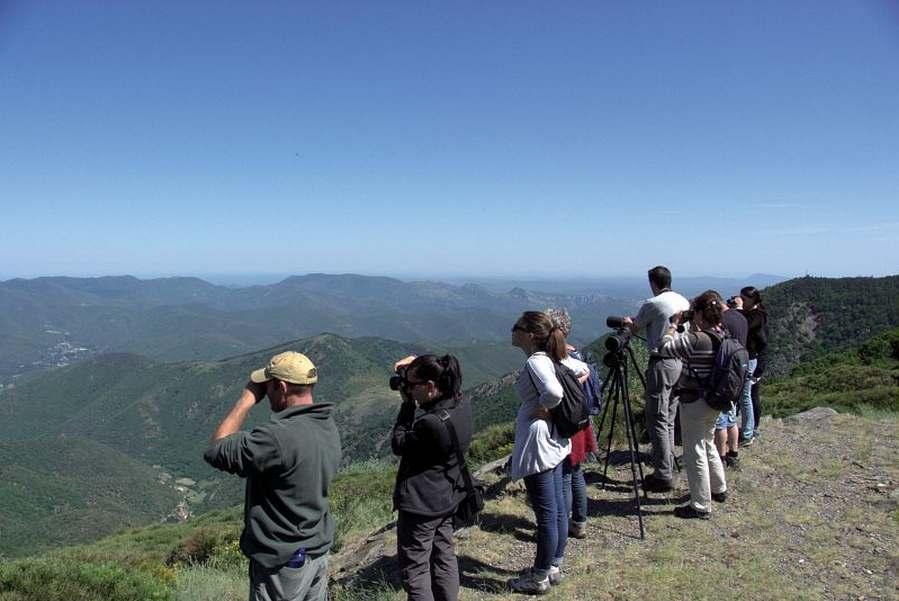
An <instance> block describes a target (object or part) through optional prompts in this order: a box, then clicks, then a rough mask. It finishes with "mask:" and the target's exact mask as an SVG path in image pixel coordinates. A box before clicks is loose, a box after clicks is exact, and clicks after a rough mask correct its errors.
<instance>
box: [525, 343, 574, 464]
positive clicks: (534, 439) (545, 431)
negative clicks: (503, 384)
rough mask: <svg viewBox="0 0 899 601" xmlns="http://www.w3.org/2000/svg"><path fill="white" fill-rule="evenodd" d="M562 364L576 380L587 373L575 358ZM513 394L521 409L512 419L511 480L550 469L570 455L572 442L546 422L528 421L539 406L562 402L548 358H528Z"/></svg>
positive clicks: (547, 356)
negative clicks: (572, 372)
mask: <svg viewBox="0 0 899 601" xmlns="http://www.w3.org/2000/svg"><path fill="white" fill-rule="evenodd" d="M562 364H563V365H565V366H567V367H568V368H570V369H571V370H572V371H574V373H575V374H576V375H577V376H578V377H581V376H583V375H584V374H586V373H587V372H588V371H589V368H588V367H587V364H586V363H584V362H583V361H578V360H577V359H575V358H574V357H570V356H569V357H566V358H565V359H563V360H562ZM529 374H530V375H529ZM515 391H516V392H517V393H518V398H520V399H521V406H520V407H519V408H518V415H517V416H516V418H515V447H514V449H513V451H512V460H511V466H510V471H511V477H512V479H513V480H517V479H518V478H524V477H525V476H530V475H531V474H537V473H540V472H544V471H546V470H548V469H552V468H554V467H556V466H557V465H559V463H561V461H562V460H563V459H565V457H567V456H568V454H569V453H570V452H571V442H570V441H569V440H568V439H567V438H565V437H563V436H561V435H559V434H558V433H557V432H556V431H555V430H554V429H553V427H552V425H551V424H550V423H549V422H548V421H547V420H545V419H533V418H531V414H532V413H533V412H534V411H535V410H536V409H537V408H538V407H540V406H542V407H545V408H547V409H551V408H553V407H555V406H556V405H558V404H559V403H560V402H561V401H562V394H563V393H562V385H561V384H560V383H559V380H558V378H556V370H555V367H554V366H553V362H552V359H550V357H549V355H547V354H546V353H544V352H542V351H539V352H536V353H534V354H533V355H531V356H530V357H528V360H527V363H526V364H525V368H524V369H522V370H521V372H520V373H519V374H518V379H516V380H515Z"/></svg>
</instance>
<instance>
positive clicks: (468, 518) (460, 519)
mask: <svg viewBox="0 0 899 601" xmlns="http://www.w3.org/2000/svg"><path fill="white" fill-rule="evenodd" d="M440 421H442V422H443V425H444V426H445V427H446V430H447V432H449V435H450V439H451V440H452V443H453V448H454V449H455V450H456V459H457V460H458V462H459V469H460V470H461V471H462V478H463V479H464V480H465V498H464V499H462V500H461V501H460V502H459V505H458V506H457V507H456V513H454V514H453V529H454V530H459V529H460V528H466V527H468V526H474V525H475V524H477V523H478V514H479V513H481V510H482V509H484V485H483V484H482V483H481V482H475V481H474V478H472V477H471V473H470V472H469V471H468V465H467V464H466V463H465V457H463V456H462V449H461V448H460V447H459V437H458V436H456V427H455V426H453V422H452V420H450V414H449V412H448V411H444V412H443V414H442V415H441V416H440Z"/></svg>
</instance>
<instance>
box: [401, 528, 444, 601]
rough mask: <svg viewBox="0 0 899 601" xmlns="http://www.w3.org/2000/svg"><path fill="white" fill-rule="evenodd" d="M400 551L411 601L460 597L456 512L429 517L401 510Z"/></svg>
mask: <svg viewBox="0 0 899 601" xmlns="http://www.w3.org/2000/svg"><path fill="white" fill-rule="evenodd" d="M396 544H397V555H398V557H399V560H400V575H401V577H402V579H403V588H404V589H405V590H406V593H407V594H408V598H409V600H410V601H456V599H458V597H459V564H458V562H457V561H456V551H455V549H454V547H453V516H452V514H450V515H446V516H442V517H429V516H424V515H418V514H415V513H409V512H407V511H400V512H399V517H398V518H397V524H396Z"/></svg>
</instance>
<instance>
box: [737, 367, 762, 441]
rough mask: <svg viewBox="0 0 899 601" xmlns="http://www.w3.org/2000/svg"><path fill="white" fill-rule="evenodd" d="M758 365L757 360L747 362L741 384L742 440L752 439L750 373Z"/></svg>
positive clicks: (753, 428) (753, 425)
mask: <svg viewBox="0 0 899 601" xmlns="http://www.w3.org/2000/svg"><path fill="white" fill-rule="evenodd" d="M756 365H758V359H750V360H749V369H747V370H746V382H744V383H743V395H742V396H741V397H740V413H741V414H743V427H742V430H741V432H740V433H741V434H742V435H743V440H749V439H750V438H752V434H753V431H754V430H755V419H754V416H753V413H752V372H754V371H755V367H756Z"/></svg>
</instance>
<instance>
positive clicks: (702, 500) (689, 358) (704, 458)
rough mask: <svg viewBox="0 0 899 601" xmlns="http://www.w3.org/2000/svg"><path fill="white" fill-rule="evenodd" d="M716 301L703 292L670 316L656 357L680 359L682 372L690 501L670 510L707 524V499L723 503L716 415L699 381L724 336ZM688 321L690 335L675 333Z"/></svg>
mask: <svg viewBox="0 0 899 601" xmlns="http://www.w3.org/2000/svg"><path fill="white" fill-rule="evenodd" d="M721 314H722V308H721V299H720V297H719V296H718V293H717V292H714V291H708V292H703V293H702V294H700V295H699V296H697V297H696V298H695V299H693V302H692V303H691V307H690V311H688V312H687V315H684V314H676V315H675V316H673V317H672V321H673V323H671V324H670V325H669V327H668V330H667V331H666V332H664V334H663V335H662V341H661V344H660V346H659V349H658V352H659V355H660V356H662V357H675V358H678V359H681V360H683V362H684V369H683V371H682V372H681V376H680V379H679V380H678V382H677V384H676V385H675V390H677V391H678V394H679V401H680V427H681V440H682V441H683V447H684V457H683V459H684V467H685V468H686V470H687V483H688V484H689V487H690V502H689V503H688V504H687V505H684V506H681V507H676V508H675V509H674V515H675V516H677V517H680V518H699V519H708V518H709V516H710V513H711V510H712V500H713V499H714V500H715V501H717V502H721V503H723V502H724V501H725V500H726V499H727V483H726V482H725V480H724V466H723V465H722V464H721V458H720V457H719V455H718V449H717V448H716V447H715V422H716V421H717V419H718V415H719V413H720V411H719V410H717V409H713V408H712V407H710V406H709V405H708V404H707V403H706V402H705V401H704V400H703V388H704V382H705V380H706V379H707V378H708V377H709V376H710V375H711V373H712V369H713V367H714V365H715V353H716V346H717V345H716V343H715V342H714V341H713V337H714V338H715V339H716V340H718V341H719V343H720V340H721V339H722V338H723V336H724V328H723V326H722V324H721ZM688 320H689V321H690V323H691V327H690V330H689V331H687V332H683V333H680V334H679V333H678V332H677V326H678V325H679V323H681V322H683V321H688Z"/></svg>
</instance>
